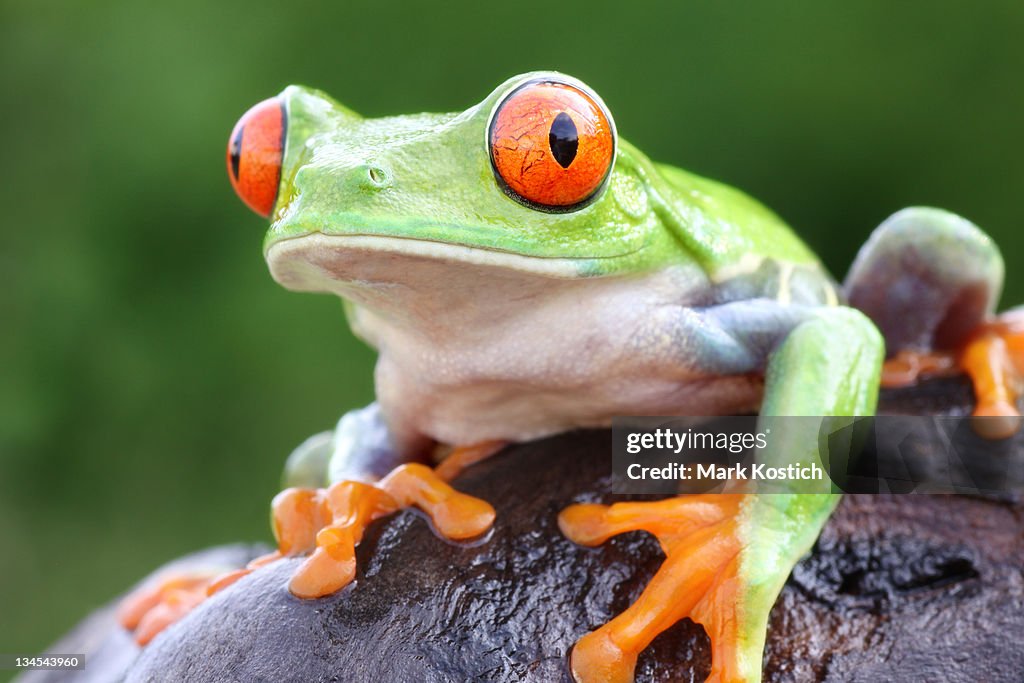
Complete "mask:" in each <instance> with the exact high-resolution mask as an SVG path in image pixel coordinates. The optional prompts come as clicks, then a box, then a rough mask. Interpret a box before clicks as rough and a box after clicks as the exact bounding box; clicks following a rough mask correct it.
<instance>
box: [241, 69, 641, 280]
mask: <svg viewBox="0 0 1024 683" xmlns="http://www.w3.org/2000/svg"><path fill="white" fill-rule="evenodd" d="M636 154H638V153H636V152H635V150H633V149H632V148H630V147H628V146H627V147H625V148H624V146H623V143H621V142H620V141H619V140H617V137H616V132H615V126H614V123H613V122H612V117H611V114H610V112H609V111H608V109H607V108H606V107H605V105H604V103H603V102H602V101H601V99H600V98H599V97H598V96H597V95H596V94H595V93H594V92H593V91H591V90H590V89H589V88H588V87H587V86H585V85H584V84H582V83H581V82H579V81H577V80H575V79H573V78H569V77H567V76H564V75H562V74H557V73H552V72H539V73H530V74H525V75H523V76H518V77H516V78H513V79H510V80H508V81H506V82H505V83H503V84H502V85H501V86H499V87H498V88H497V89H496V90H495V91H494V92H492V93H491V94H490V95H488V97H487V98H486V99H485V100H484V101H483V102H481V103H480V104H478V105H476V106H473V107H471V108H470V109H468V110H467V111H465V112H462V113H458V114H419V115H414V116H398V117H389V118H380V119H366V118H362V117H360V116H358V115H357V114H355V113H353V112H352V111H351V110H349V109H347V108H346V107H344V106H342V105H341V104H339V103H337V102H335V101H334V100H333V99H331V98H329V97H328V96H326V95H324V94H323V93H320V92H318V91H315V90H310V89H307V88H302V87H297V86H291V87H289V88H287V89H285V90H284V92H283V93H281V94H280V95H279V96H278V97H276V98H273V99H270V100H266V101H265V102H262V103H260V104H258V105H256V106H255V107H253V108H252V109H251V110H250V111H249V112H247V113H246V114H245V116H243V117H242V119H241V120H240V121H239V123H238V124H237V125H236V127H235V130H234V132H233V133H232V135H231V138H230V142H229V148H228V171H229V174H230V176H231V180H232V183H233V185H234V186H235V189H236V190H237V192H238V194H239V195H240V196H241V197H242V199H243V200H244V201H245V202H246V203H247V204H248V205H249V206H250V207H251V208H253V209H254V210H255V211H257V212H258V213H260V214H263V215H265V216H268V217H270V218H271V221H272V222H271V225H270V229H269V231H268V232H267V236H266V240H265V243H264V249H265V255H266V258H267V262H268V264H269V266H270V270H271V272H272V273H273V275H274V277H275V279H277V280H278V281H279V282H281V283H282V284H285V285H286V286H288V287H290V288H293V289H301V290H315V291H325V290H328V291H339V286H343V285H352V284H353V283H362V282H366V281H367V280H370V279H379V278H380V274H381V264H382V263H387V264H392V265H393V266H394V268H392V269H391V270H393V271H394V272H395V273H400V272H401V270H402V268H403V267H404V266H403V263H404V262H406V261H408V260H409V259H419V260H423V259H426V260H431V261H439V262H445V263H449V264H450V263H462V264H472V265H476V266H483V267H494V268H500V269H510V270H513V271H517V272H520V273H530V274H535V275H540V276H547V277H560V278H576V277H588V276H594V275H605V274H615V273H622V272H628V271H631V270H636V269H637V268H639V267H641V266H642V264H643V263H644V261H645V258H644V257H643V256H642V253H643V252H644V250H645V249H644V248H645V247H646V246H649V245H650V243H651V241H652V239H654V238H655V237H656V233H658V232H660V231H659V230H658V227H659V226H660V223H659V221H658V219H657V218H656V216H655V215H654V212H653V211H652V210H651V209H650V207H649V198H648V191H647V186H646V183H645V182H644V180H643V177H642V176H641V174H640V173H641V172H640V170H639V168H638V166H637V165H636V163H634V162H635V159H633V158H632V157H631V156H630V155H636ZM371 263H372V264H373V265H372V276H371V275H368V274H367V272H366V269H367V267H368V264H371ZM343 288H344V287H342V289H343Z"/></svg>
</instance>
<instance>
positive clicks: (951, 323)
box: [844, 207, 1024, 437]
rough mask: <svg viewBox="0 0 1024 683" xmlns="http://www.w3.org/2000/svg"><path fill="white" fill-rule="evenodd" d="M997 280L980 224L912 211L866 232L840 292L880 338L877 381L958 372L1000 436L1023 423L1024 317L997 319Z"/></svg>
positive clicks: (995, 253) (999, 266)
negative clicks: (881, 367)
mask: <svg viewBox="0 0 1024 683" xmlns="http://www.w3.org/2000/svg"><path fill="white" fill-rule="evenodd" d="M1002 283H1003V260H1002V257H1001V256H1000V254H999V250H998V248H997V247H996V245H995V243H994V242H992V240H991V239H989V237H988V236H987V235H985V233H983V232H982V231H981V230H980V229H978V227H977V226H975V225H974V224H973V223H971V222H970V221H967V220H965V219H964V218H961V217H960V216H957V215H955V214H952V213H949V212H948V211H942V210H940V209H931V208H922V207H914V208H909V209H904V210H902V211H900V212H898V213H896V214H894V215H893V216H891V217H890V218H888V219H886V220H885V221H884V222H883V223H882V224H881V225H880V226H879V227H878V228H877V229H876V230H875V231H874V233H872V235H871V238H870V239H869V240H868V241H867V242H866V243H865V244H864V247H863V248H862V249H861V250H860V253H859V254H858V256H857V259H856V260H855V261H854V263H853V266H851V268H850V272H849V274H848V275H847V276H846V281H845V284H844V289H845V294H846V297H847V299H848V300H849V302H850V305H851V306H854V307H856V308H858V309H860V310H861V311H863V312H864V313H865V314H867V316H868V317H869V318H871V319H872V320H873V321H874V322H875V324H876V325H877V326H878V328H879V329H880V330H881V331H882V334H883V336H884V337H885V343H886V347H887V351H888V356H889V360H888V361H887V362H886V366H885V371H884V373H883V377H882V382H883V384H885V385H887V386H901V385H907V384H911V383H913V382H914V381H916V380H917V377H918V376H919V375H927V374H932V373H941V372H950V371H956V370H958V369H960V370H963V371H964V372H966V373H967V374H968V375H969V376H970V377H971V379H972V381H973V383H974V388H975V395H976V399H977V405H976V408H975V415H979V416H997V417H1001V418H1011V419H1009V420H1006V419H1003V420H990V421H984V422H979V423H978V424H979V425H981V426H982V428H983V429H984V430H985V432H986V434H988V435H991V436H996V437H998V436H1008V435H1009V434H1012V433H1013V432H1014V431H1016V428H1017V427H1018V426H1019V424H1020V420H1019V418H1020V412H1019V410H1018V407H1017V402H1018V399H1019V398H1020V395H1021V385H1022V379H1024V310H1021V309H1018V310H1015V311H1009V312H1007V313H1004V314H1002V315H1001V316H998V317H995V316H994V311H995V307H996V303H997V302H998V300H999V294H1000V290H1001V289H1002Z"/></svg>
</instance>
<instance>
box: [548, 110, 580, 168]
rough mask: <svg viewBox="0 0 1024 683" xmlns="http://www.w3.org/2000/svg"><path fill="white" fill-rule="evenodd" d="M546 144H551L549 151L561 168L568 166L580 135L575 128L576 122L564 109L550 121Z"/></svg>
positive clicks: (573, 156) (574, 153)
mask: <svg viewBox="0 0 1024 683" xmlns="http://www.w3.org/2000/svg"><path fill="white" fill-rule="evenodd" d="M548 144H549V145H551V153H552V154H553V155H554V157H555V161H557V162H558V165H559V166H561V167H562V168H569V164H571V163H572V160H573V159H575V158H576V150H577V149H579V146H580V136H579V132H578V131H577V130H576V124H575V123H573V122H572V118H571V117H570V116H569V115H568V114H566V113H565V112H564V111H563V112H561V113H560V114H559V115H558V116H556V117H555V120H554V121H552V122H551V132H550V133H548Z"/></svg>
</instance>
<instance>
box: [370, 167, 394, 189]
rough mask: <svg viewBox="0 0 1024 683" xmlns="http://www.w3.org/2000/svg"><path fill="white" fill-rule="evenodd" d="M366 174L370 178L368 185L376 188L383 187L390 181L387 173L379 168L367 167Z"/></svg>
mask: <svg viewBox="0 0 1024 683" xmlns="http://www.w3.org/2000/svg"><path fill="white" fill-rule="evenodd" d="M366 174H367V175H368V176H369V178H370V183H371V184H373V185H376V186H377V187H384V186H386V185H387V184H388V182H389V181H390V178H389V177H388V174H387V171H385V170H384V169H383V168H380V167H379V166H367V167H366Z"/></svg>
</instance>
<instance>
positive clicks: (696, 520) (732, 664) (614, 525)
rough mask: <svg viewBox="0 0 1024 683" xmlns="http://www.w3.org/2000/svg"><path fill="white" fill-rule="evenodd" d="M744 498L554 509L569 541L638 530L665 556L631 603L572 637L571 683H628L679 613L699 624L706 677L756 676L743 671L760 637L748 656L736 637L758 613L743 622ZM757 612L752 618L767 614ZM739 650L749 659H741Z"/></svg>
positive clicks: (597, 539)
mask: <svg viewBox="0 0 1024 683" xmlns="http://www.w3.org/2000/svg"><path fill="white" fill-rule="evenodd" d="M747 498H748V496H745V495H742V494H717V495H716V494H711V495H694V496H684V497H680V498H670V499H667V500H661V501H656V502H637V503H617V504H615V505H611V506H604V505H573V506H571V507H569V508H566V509H565V510H564V511H563V512H562V514H561V515H560V516H559V526H560V527H561V529H562V532H563V533H564V534H565V535H566V536H567V537H568V538H569V539H570V540H572V541H575V542H576V543H580V544H582V545H587V546H594V545H599V544H601V543H603V542H604V541H605V540H607V539H608V538H610V537H612V536H614V535H617V534H620V533H624V532H627V531H636V530H643V531H647V532H650V533H652V534H654V536H655V537H656V538H657V539H658V542H659V543H660V544H661V547H662V549H663V550H664V551H665V562H664V563H663V564H662V566H661V568H660V569H658V572H657V573H656V574H655V575H654V578H652V579H651V581H650V583H649V584H648V585H647V587H646V588H645V589H644V591H643V593H642V594H641V595H640V597H639V598H638V599H637V601H636V602H634V603H633V604H632V605H631V606H630V607H629V608H628V609H627V610H626V611H624V612H623V613H622V614H620V615H618V616H617V617H615V618H614V619H612V620H611V621H610V622H608V623H607V624H605V625H604V626H602V627H600V628H599V629H597V630H596V631H592V632H590V633H588V634H587V635H585V636H583V637H582V638H581V639H580V640H579V641H578V642H577V643H576V646H575V647H574V648H573V650H572V654H571V656H570V666H571V669H572V674H573V676H574V678H575V679H576V681H577V682H578V683H597V682H602V683H629V682H630V681H632V680H633V670H634V668H635V666H636V661H637V657H638V656H639V655H640V653H641V652H642V651H643V650H644V648H646V647H647V646H648V645H649V644H650V642H651V641H652V640H654V638H655V637H656V636H657V635H658V634H660V633H661V632H662V631H665V630H666V629H668V628H669V627H670V626H672V625H673V624H674V623H676V622H677V621H679V620H680V619H683V618H684V617H690V618H691V619H693V620H694V621H695V622H697V623H700V624H702V625H703V626H704V628H705V629H706V630H707V633H708V636H709V637H710V639H711V650H712V665H711V676H710V677H709V678H708V680H709V681H748V680H756V679H757V678H758V677H759V675H760V674H759V673H756V675H754V676H751V675H750V671H748V669H749V667H750V666H756V668H757V672H759V671H760V666H761V651H760V643H759V642H757V643H755V645H756V652H754V653H753V655H751V651H750V648H748V647H746V645H745V643H744V635H745V633H746V631H747V630H748V629H749V627H750V625H751V624H752V623H756V622H758V619H756V618H755V619H753V620H751V619H750V618H749V615H748V613H747V612H748V611H749V610H747V609H746V608H745V607H744V604H743V600H742V595H743V590H744V587H743V583H742V581H741V579H740V575H739V557H740V551H741V550H742V549H743V542H742V539H741V536H740V530H739V524H740V515H741V512H742V509H743V507H744V501H745V500H746V499H747ZM788 572H789V568H788V567H787V568H786V574H787V575H788ZM783 578H785V577H783ZM767 607H768V609H770V607H771V603H768V605H767ZM763 617H764V618H763V619H760V621H764V620H765V619H766V618H767V614H765V615H763ZM755 640H756V639H755ZM747 655H751V656H753V657H754V660H755V661H748V659H749V657H748V658H745V656H747Z"/></svg>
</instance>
